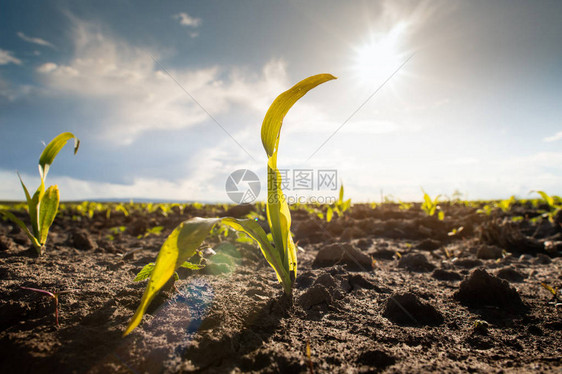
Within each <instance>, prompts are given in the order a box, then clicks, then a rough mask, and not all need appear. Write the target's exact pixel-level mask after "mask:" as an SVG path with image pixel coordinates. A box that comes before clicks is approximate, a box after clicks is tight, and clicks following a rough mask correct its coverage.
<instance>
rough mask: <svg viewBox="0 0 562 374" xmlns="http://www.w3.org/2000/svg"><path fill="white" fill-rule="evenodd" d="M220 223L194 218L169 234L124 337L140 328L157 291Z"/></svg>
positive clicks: (214, 220) (216, 219)
mask: <svg viewBox="0 0 562 374" xmlns="http://www.w3.org/2000/svg"><path fill="white" fill-rule="evenodd" d="M219 220H220V219H218V218H193V219H191V220H189V221H185V222H182V223H180V225H179V226H178V227H176V228H175V229H174V231H172V233H171V234H170V236H168V238H167V239H166V241H165V242H164V244H163V245H162V248H160V252H159V253H158V257H156V263H155V265H154V270H153V271H152V275H151V276H150V280H149V281H148V284H147V286H146V289H145V291H144V294H143V295H142V299H141V302H140V305H139V307H138V308H137V311H136V312H135V314H134V315H133V318H132V319H131V321H130V322H129V326H128V327H127V329H126V330H125V332H124V333H123V336H125V335H128V334H129V333H130V332H131V331H133V329H134V328H135V327H137V326H138V325H139V323H140V322H141V320H142V316H143V315H144V313H145V311H146V309H147V308H148V306H149V305H150V303H151V302H152V300H153V299H154V297H155V296H156V295H157V294H158V292H159V291H160V289H161V288H162V287H163V286H164V285H165V284H166V282H168V280H169V279H170V278H171V277H172V275H174V272H175V271H176V269H177V268H178V267H180V265H181V264H183V263H184V261H186V260H187V259H189V258H190V257H191V256H193V255H194V254H195V251H196V249H197V248H198V247H199V246H200V245H201V243H202V242H203V240H204V239H205V237H206V236H207V235H208V234H209V231H211V229H212V228H213V226H214V225H215V224H216V223H217V222H218V221H219Z"/></svg>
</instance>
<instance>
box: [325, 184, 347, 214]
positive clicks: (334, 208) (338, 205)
mask: <svg viewBox="0 0 562 374" xmlns="http://www.w3.org/2000/svg"><path fill="white" fill-rule="evenodd" d="M349 207H351V199H347V200H344V199H343V183H342V185H341V186H340V194H339V197H338V200H336V202H335V203H334V204H332V205H328V209H327V210H326V222H330V221H331V220H332V218H333V217H334V213H335V214H337V215H338V217H339V216H341V215H343V213H344V212H345V211H346V210H348V209H349Z"/></svg>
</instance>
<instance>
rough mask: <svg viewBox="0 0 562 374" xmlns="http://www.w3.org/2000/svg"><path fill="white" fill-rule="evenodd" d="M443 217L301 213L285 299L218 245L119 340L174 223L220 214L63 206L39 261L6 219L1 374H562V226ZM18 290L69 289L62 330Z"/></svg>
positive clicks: (256, 258) (265, 276)
mask: <svg viewBox="0 0 562 374" xmlns="http://www.w3.org/2000/svg"><path fill="white" fill-rule="evenodd" d="M443 208H444V210H445V212H446V218H445V220H444V221H439V220H437V219H434V218H432V217H425V216H424V214H423V212H421V211H420V209H419V206H415V207H414V208H412V209H410V210H408V211H403V210H400V209H399V208H398V206H396V205H392V204H385V205H384V206H378V207H376V208H374V209H373V208H371V207H370V206H368V205H356V206H354V207H353V208H352V210H351V212H346V214H345V215H344V217H339V218H336V219H334V220H333V221H332V222H330V223H326V222H324V221H321V220H320V219H318V218H317V217H316V216H315V215H314V214H310V213H308V212H307V211H305V210H295V211H293V232H294V233H295V240H296V241H297V242H298V245H299V246H300V247H301V248H302V251H299V261H300V263H299V276H298V278H297V280H296V283H295V289H294V294H293V297H292V298H291V299H290V298H287V297H285V296H283V295H282V288H281V286H280V284H279V283H278V282H277V280H276V278H275V274H274V272H273V270H272V269H271V268H270V267H269V265H268V264H267V263H266V262H265V260H264V259H263V258H262V257H261V254H260V252H259V250H258V249H257V248H255V247H254V246H252V245H250V244H244V243H239V242H235V241H234V235H229V236H228V237H226V238H225V237H223V236H221V235H216V236H213V237H212V238H210V239H209V241H208V242H206V246H207V247H211V248H213V249H214V250H215V251H216V254H215V255H212V254H213V252H212V251H206V256H207V258H206V261H207V267H206V268H205V269H204V270H202V271H198V272H193V271H190V270H186V269H180V271H179V272H178V273H179V277H180V280H179V281H177V282H176V283H175V286H172V284H171V283H170V287H167V289H166V290H165V291H164V292H162V293H161V295H160V296H159V297H157V299H156V300H155V301H154V302H153V305H152V307H151V308H150V310H149V313H148V314H147V315H146V316H145V317H144V320H143V323H142V324H141V325H140V326H139V327H138V328H137V329H136V330H135V331H134V332H133V333H132V334H131V335H129V336H128V337H126V338H122V337H121V335H122V333H123V331H124V329H125V327H126V325H127V323H128V321H129V319H130V318H131V316H132V315H133V313H134V311H135V309H136V307H137V306H138V303H139V301H140V297H141V295H142V292H143V290H144V287H145V285H146V283H145V282H140V283H136V282H133V278H134V276H135V274H136V273H138V271H139V270H140V269H141V268H142V267H143V265H145V264H146V263H148V262H151V261H154V259H155V257H156V254H157V252H158V250H159V248H160V246H161V244H162V243H163V241H164V239H165V238H166V235H167V234H169V233H170V232H171V230H172V229H173V228H174V227H175V226H176V225H177V224H178V223H180V222H181V221H183V220H185V219H188V218H190V217H194V216H216V215H219V216H220V215H226V212H225V211H224V209H223V208H221V207H213V206H211V207H209V206H206V207H204V208H202V209H195V208H194V207H192V206H188V207H185V208H175V209H174V210H173V211H172V212H169V213H168V214H163V213H162V212H161V211H156V212H152V213H150V214H148V213H143V214H141V213H139V212H138V211H137V212H133V213H132V214H131V215H129V216H127V217H125V216H124V215H123V214H122V213H120V212H117V213H115V212H114V213H113V214H112V215H111V216H110V217H109V218H107V216H106V215H105V213H101V212H100V213H96V214H94V216H93V217H92V218H88V217H87V216H82V215H80V214H78V212H76V211H73V210H72V209H67V210H64V211H63V212H62V213H61V214H59V216H57V218H56V221H55V224H54V226H53V228H52V230H51V233H50V235H49V242H48V245H47V250H46V253H45V254H44V255H43V256H41V257H39V258H38V257H37V256H34V254H33V251H32V250H31V251H30V250H29V242H28V240H27V238H25V236H24V235H23V233H22V232H21V231H19V230H18V229H17V228H14V227H13V226H12V225H11V224H10V223H9V222H7V221H0V296H1V297H0V351H1V352H2V353H1V355H0V373H54V372H56V373H112V372H118V373H128V372H133V373H162V372H165V373H178V372H210V373H226V372H264V373H278V372H282V373H299V372H302V373H307V372H314V373H368V372H369V373H370V372H395V373H417V372H463V373H464V372H478V373H500V372H503V373H506V372H514V373H515V372H517V373H520V372H532V373H540V372H544V373H552V372H560V371H561V370H562V305H561V304H560V300H556V299H554V297H553V295H552V293H550V292H549V291H548V290H546V289H545V288H543V287H541V283H542V282H546V283H547V284H549V285H551V286H553V287H556V286H561V285H562V271H561V270H562V261H561V260H562V258H561V257H559V256H560V248H562V246H561V245H560V241H561V240H562V228H561V227H560V226H559V224H558V223H557V222H556V223H554V224H553V223H550V222H547V221H543V222H542V223H540V222H539V223H537V222H534V223H533V222H531V221H529V220H527V219H523V221H521V222H517V223H513V222H511V220H510V217H509V215H506V214H500V213H497V214H493V215H492V216H485V215H480V214H477V213H476V209H474V208H468V207H465V206H462V205H450V206H449V205H447V206H444V207H443ZM254 209H255V208H254ZM250 210H251V209H248V208H244V209H243V210H241V209H240V208H235V209H232V208H231V209H230V211H229V212H228V213H229V214H232V215H244V214H247V213H248V212H249V211H250ZM517 213H520V214H521V215H523V216H524V217H526V218H531V217H534V216H536V215H537V214H536V212H534V210H533V208H532V207H522V206H516V207H515V208H514V209H513V210H512V212H511V213H510V214H511V215H514V214H517ZM20 214H21V213H20ZM504 216H505V217H504ZM22 217H25V216H22ZM120 226H124V229H115V228H117V227H120ZM154 226H164V229H163V231H162V233H161V234H160V235H155V234H151V235H148V236H146V237H143V236H144V234H145V233H146V230H147V229H148V228H151V227H154ZM263 226H266V225H263ZM461 226H462V227H463V230H462V231H461V232H460V233H458V234H456V235H449V233H450V232H451V231H452V230H453V229H455V228H459V227H461ZM109 235H112V236H113V237H109ZM139 235H140V236H141V238H140V239H139V238H138V236H139ZM545 242H547V243H546V248H547V249H545ZM22 286H23V287H32V288H40V289H45V290H48V291H52V292H55V291H67V292H66V293H63V294H61V295H60V317H59V319H60V326H59V327H58V328H57V326H56V325H55V317H54V305H53V302H52V300H51V299H49V298H48V297H45V295H42V294H40V293H36V292H32V291H29V290H25V289H22V288H21V287H22ZM307 345H308V346H309V347H310V356H308V355H307V353H306V352H307Z"/></svg>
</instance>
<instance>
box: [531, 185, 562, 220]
mask: <svg viewBox="0 0 562 374" xmlns="http://www.w3.org/2000/svg"><path fill="white" fill-rule="evenodd" d="M531 192H536V193H538V194H539V195H541V197H542V198H543V200H544V201H545V202H546V204H547V205H548V211H547V212H544V213H543V214H542V217H543V218H548V220H549V221H550V222H552V223H554V221H555V217H556V216H557V215H558V213H559V212H560V211H562V203H560V198H559V197H558V196H549V195H548V194H547V193H546V192H544V191H531Z"/></svg>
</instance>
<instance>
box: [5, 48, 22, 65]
mask: <svg viewBox="0 0 562 374" xmlns="http://www.w3.org/2000/svg"><path fill="white" fill-rule="evenodd" d="M8 64H16V65H21V60H20V59H19V58H16V57H14V56H13V54H12V52H10V51H6V50H5V49H0V65H8Z"/></svg>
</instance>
